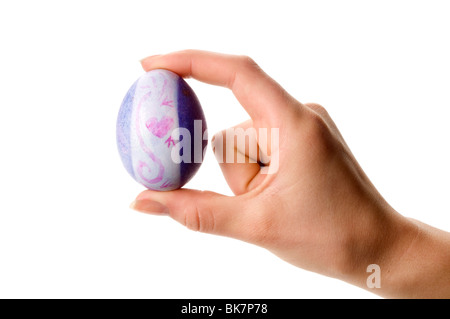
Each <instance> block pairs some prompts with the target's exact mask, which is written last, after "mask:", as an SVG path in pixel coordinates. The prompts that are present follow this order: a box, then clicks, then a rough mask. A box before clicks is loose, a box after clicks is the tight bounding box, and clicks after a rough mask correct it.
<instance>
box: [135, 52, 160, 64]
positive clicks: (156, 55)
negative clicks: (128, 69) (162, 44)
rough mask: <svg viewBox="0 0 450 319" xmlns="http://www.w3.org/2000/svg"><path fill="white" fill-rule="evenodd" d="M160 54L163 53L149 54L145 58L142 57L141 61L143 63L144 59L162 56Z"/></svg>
mask: <svg viewBox="0 0 450 319" xmlns="http://www.w3.org/2000/svg"><path fill="white" fill-rule="evenodd" d="M160 55H161V54H155V55H151V56H147V57H145V58H143V59H140V60H139V62H141V63H142V62H143V61H144V60H151V59H153V58H156V57H158V56H160Z"/></svg>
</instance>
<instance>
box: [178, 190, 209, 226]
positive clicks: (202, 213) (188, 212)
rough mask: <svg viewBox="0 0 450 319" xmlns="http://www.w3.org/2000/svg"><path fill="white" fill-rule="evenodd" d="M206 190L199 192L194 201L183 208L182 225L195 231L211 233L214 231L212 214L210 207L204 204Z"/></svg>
mask: <svg viewBox="0 0 450 319" xmlns="http://www.w3.org/2000/svg"><path fill="white" fill-rule="evenodd" d="M208 197H209V196H208V192H201V194H199V196H198V198H197V199H196V201H195V203H194V204H192V205H188V206H186V207H185V209H184V216H185V218H184V226H186V227H187V228H188V229H190V230H192V231H196V232H203V233H211V232H213V231H214V228H215V225H214V216H213V214H212V211H211V209H209V208H208V206H206V205H204V201H205V200H206V199H207V198H208Z"/></svg>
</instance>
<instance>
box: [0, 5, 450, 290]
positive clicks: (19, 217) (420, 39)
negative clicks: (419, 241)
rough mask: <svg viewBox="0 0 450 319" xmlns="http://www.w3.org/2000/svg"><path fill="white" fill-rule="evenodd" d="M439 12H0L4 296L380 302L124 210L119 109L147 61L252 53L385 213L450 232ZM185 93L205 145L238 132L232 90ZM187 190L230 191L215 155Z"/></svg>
mask: <svg viewBox="0 0 450 319" xmlns="http://www.w3.org/2000/svg"><path fill="white" fill-rule="evenodd" d="M449 13H450V10H449V6H448V2H446V1H230V0H228V1H225V2H219V1H126V2H125V1H71V2H69V1H2V2H0V107H1V112H0V141H1V157H0V163H1V165H0V297H2V298H5V297H41V298H51V297H59V298H69V297H86V298H97V297H98V298H103V297H105V298H108V297H114V298H122V297H125V298H128V297H130V298H131V297H136V298H221V297H230V298H232V297H234V298H316V297H320V298H374V297H376V296H375V295H373V294H371V293H370V292H366V291H364V290H361V289H359V288H355V287H353V286H350V285H348V284H346V283H343V282H340V281H337V280H334V279H330V278H326V277H323V276H320V275H316V274H313V273H310V272H306V271H304V270H301V269H298V268H295V267H293V266H291V265H289V264H287V263H285V262H283V261H281V260H279V259H278V258H277V257H275V256H274V255H272V254H271V253H269V252H267V251H266V250H264V249H261V248H258V247H255V246H252V245H249V244H246V243H241V242H238V241H236V240H233V239H228V238H223V237H215V236H210V235H206V234H201V233H194V232H191V231H189V230H187V229H184V228H183V227H182V226H181V225H179V224H177V223H176V222H174V221H172V220H170V219H169V218H165V217H154V216H148V215H144V214H139V213H136V212H134V211H132V210H130V209H129V208H128V205H129V203H130V202H131V201H132V200H133V199H134V198H135V196H136V195H137V194H138V193H139V192H140V191H142V190H143V187H142V186H140V185H138V184H137V183H135V182H134V181H133V180H132V179H131V178H130V177H129V176H128V174H127V173H126V171H125V169H124V168H123V167H122V163H121V162H120V158H119V155H118V153H117V149H116V144H115V121H116V116H117V112H118V109H119V106H120V103H121V101H122V98H123V97H124V95H125V93H126V91H127V90H128V88H129V87H130V85H131V84H132V83H133V82H134V81H135V80H136V78H137V77H139V76H140V75H141V74H142V72H143V71H142V70H141V68H140V64H139V62H138V61H139V60H140V59H141V58H143V57H145V56H147V55H153V54H159V53H166V52H170V51H174V50H180V49H187V48H195V49H205V50H210V51H218V52H224V53H233V54H245V55H249V56H251V57H253V58H254V59H255V60H256V62H258V63H259V65H260V66H261V67H262V68H263V69H264V70H266V72H267V73H269V74H270V75H271V76H272V77H274V78H275V79H276V80H277V81H278V82H280V84H281V85H282V86H284V87H285V88H286V89H287V90H288V91H289V92H290V93H291V94H292V95H294V96H295V97H297V98H298V99H299V100H300V101H303V102H313V101H314V102H318V103H321V104H323V105H324V106H325V107H326V108H327V109H328V110H329V112H330V114H331V116H332V117H333V118H334V119H335V121H336V123H337V125H338V127H339V128H340V130H341V132H342V134H343V135H344V137H345V138H346V140H347V142H348V144H349V145H350V147H351V148H352V150H353V152H354V154H355V156H356V157H357V159H358V160H359V161H360V164H361V165H362V167H363V168H364V169H365V171H366V173H367V174H368V175H369V177H370V178H371V179H372V181H373V183H374V184H375V185H376V186H377V188H378V189H379V190H380V192H381V193H382V194H383V195H384V197H385V198H386V199H387V200H388V201H389V202H390V203H391V205H392V206H393V207H394V208H396V209H397V210H398V211H399V212H401V213H402V214H404V215H407V216H410V217H414V218H417V219H420V220H422V221H424V222H426V223H429V224H431V225H434V226H437V227H440V228H443V229H446V230H450V202H449V200H448V198H449V190H450V186H449V180H450V169H449V165H448V163H450V151H449V137H450V127H449V126H448V120H449V117H450V111H449V109H450V95H449V88H450V62H449V57H450V44H449V43H450V42H449V38H450V36H449V33H450V19H449ZM188 82H189V83H190V84H191V86H192V87H193V89H194V90H195V91H196V93H197V95H198V97H199V99H200V101H201V102H202V105H203V107H204V112H205V115H206V118H207V121H208V125H209V129H210V133H214V132H216V131H218V130H221V129H224V128H227V127H229V126H232V125H234V124H237V123H239V122H242V121H244V120H246V119H247V114H246V113H245V112H244V111H243V109H242V108H241V107H240V106H239V105H238V103H237V102H236V101H235V100H234V98H233V96H232V94H231V93H230V92H228V91H227V90H225V89H223V88H217V87H212V86H208V85H206V84H203V83H199V82H196V81H194V80H188ZM210 136H212V135H210ZM299 147H301V146H299ZM187 187H190V188H198V189H209V190H213V191H216V192H221V193H224V194H231V192H230V190H229V189H228V186H227V185H226V183H225V181H224V178H223V177H222V175H221V173H220V169H219V166H218V164H217V163H216V162H215V159H214V157H213V156H212V153H211V150H210V149H209V150H208V155H207V158H206V161H205V162H204V165H203V166H202V167H201V169H200V171H199V173H198V174H197V175H196V177H195V178H194V179H193V180H192V181H191V182H190V183H189V184H188V185H187ZM405 271H407V270H405Z"/></svg>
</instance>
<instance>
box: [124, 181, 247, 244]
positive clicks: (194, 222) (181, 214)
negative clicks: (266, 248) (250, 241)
mask: <svg viewBox="0 0 450 319" xmlns="http://www.w3.org/2000/svg"><path fill="white" fill-rule="evenodd" d="M130 207H131V208H133V209H135V210H137V211H140V212H143V213H149V214H156V215H169V216H170V217H172V218H173V219H175V220H176V221H178V222H179V223H181V224H182V225H184V226H186V227H187V228H189V229H191V230H194V231H200V232H204V233H210V234H216V235H223V236H228V237H233V238H238V239H245V237H246V236H245V233H244V231H245V229H248V228H247V227H246V225H248V224H249V221H248V220H247V217H246V216H247V214H246V213H245V207H246V205H245V203H244V199H243V198H241V197H228V196H225V195H221V194H218V193H214V192H209V191H198V190H192V189H179V190H174V191H168V192H158V191H151V190H146V191H144V192H142V193H141V194H139V196H138V197H137V198H136V200H135V201H134V202H133V203H132V204H131V206H130Z"/></svg>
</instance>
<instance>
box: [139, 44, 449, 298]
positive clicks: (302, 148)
mask: <svg viewBox="0 0 450 319" xmlns="http://www.w3.org/2000/svg"><path fill="white" fill-rule="evenodd" d="M142 66H143V68H144V69H145V70H146V71H149V70H152V69H159V68H162V69H169V70H171V71H173V72H175V73H177V74H179V75H180V76H183V77H193V78H195V79H197V80H199V81H203V82H206V83H209V84H213V85H219V86H224V87H227V88H229V89H231V90H232V92H233V93H234V95H235V96H236V98H237V99H238V101H239V102H240V103H241V105H242V106H243V107H244V108H245V110H246V111H247V113H248V114H249V115H250V117H251V120H249V121H247V122H244V123H242V124H239V125H237V126H236V127H241V128H244V129H247V128H249V127H253V128H255V129H256V131H257V132H258V131H259V129H260V128H267V129H268V131H269V132H270V131H271V128H278V129H279V143H278V144H272V145H270V147H269V148H268V150H267V153H268V154H266V155H268V156H269V157H270V158H271V162H270V163H269V164H268V165H269V167H270V166H271V165H276V166H277V170H276V172H275V173H273V174H262V172H261V166H260V164H258V163H250V162H249V161H247V162H246V163H220V166H221V169H222V172H223V174H224V176H225V178H226V180H227V182H228V184H229V186H230V188H231V190H232V191H233V192H234V194H235V195H236V196H232V197H229V196H224V195H221V194H217V193H214V192H209V191H197V190H190V189H180V190H175V191H170V192H157V191H151V190H146V191H144V192H142V193H141V194H140V195H139V196H138V197H137V198H136V201H135V202H134V203H133V204H132V206H133V208H134V209H136V210H139V211H143V212H147V213H153V214H164V213H167V214H168V215H169V216H170V217H172V218H173V219H175V220H176V221H178V222H180V223H181V224H183V225H185V226H186V227H188V228H190V229H192V230H195V231H201V232H206V233H211V234H216V235H223V236H229V237H233V238H237V239H240V240H243V241H246V242H249V243H253V244H256V245H259V246H262V247H264V248H267V249H268V250H270V251H271V252H273V253H274V254H276V255H277V256H279V257H281V258H282V259H284V260H286V261H288V262H289V263H291V264H293V265H296V266H298V267H301V268H304V269H307V270H311V271H314V272H318V273H321V274H324V275H327V276H331V277H335V278H339V279H342V280H345V281H347V282H350V283H352V284H354V285H357V286H360V287H362V288H367V286H366V278H367V276H368V275H369V274H368V273H367V272H366V269H367V266H368V265H370V264H378V265H379V266H380V268H381V269H382V270H383V272H384V273H386V274H388V273H389V275H386V276H384V277H383V282H384V285H383V287H382V288H381V289H380V290H379V291H376V292H377V293H378V294H381V295H385V296H406V295H408V293H409V295H411V293H410V290H407V288H405V287H407V286H408V285H407V284H405V283H404V282H403V281H399V279H398V278H399V277H398V276H397V274H398V273H399V271H400V270H401V267H402V265H403V263H401V262H398V261H399V260H400V259H401V260H402V261H403V260H407V258H408V257H409V255H408V253H411V252H410V251H412V252H414V251H415V250H414V249H413V248H414V247H416V246H418V245H417V244H415V242H417V241H418V239H417V238H418V237H420V236H421V235H420V233H421V232H420V229H421V226H420V224H419V223H416V222H414V221H411V220H409V219H407V218H405V217H403V216H401V215H400V214H398V213H397V212H396V211H395V210H394V209H393V208H392V207H390V206H389V204H388V203H387V202H386V201H385V200H384V199H383V198H382V196H381V195H380V194H379V193H378V191H377V190H376V189H375V187H374V186H373V185H372V183H371V182H370V180H369V179H368V177H367V176H366V175H365V173H364V172H363V170H362V169H361V167H360V166H359V164H358V163H357V161H356V159H355V157H354V156H353V155H352V153H351V151H350V149H349V147H348V146H347V144H346V143H345V141H344V139H343V138H342V136H341V134H340V133H339V131H338V129H337V127H336V125H335V124H334V122H333V121H332V119H331V118H330V116H329V115H328V113H327V112H326V110H325V109H324V108H323V107H322V106H320V105H318V104H302V103H300V102H298V101H297V100H295V99H294V98H293V97H292V96H291V95H289V94H288V93H287V92H286V91H285V90H284V89H283V88H282V87H281V86H280V85H279V84H277V83H276V82H275V81H274V80H273V79H271V78H270V77H269V76H268V75H267V74H265V73H264V72H263V71H262V70H261V68H260V67H259V66H258V65H257V64H256V63H255V62H254V61H253V60H251V59H250V58H248V57H243V56H231V55H223V54H217V53H211V52H204V51H194V50H188V51H181V52H175V53H170V54H166V55H161V56H153V57H149V58H146V59H144V60H142ZM225 136H226V131H223V132H221V133H219V134H216V136H215V138H214V141H213V148H215V149H217V148H218V146H220V148H223V149H224V150H225V152H224V154H223V156H224V157H225V155H226V154H227V153H228V152H234V153H235V154H233V157H236V156H238V154H245V155H247V157H248V156H249V150H248V148H245V147H244V148H242V147H241V148H239V147H238V148H235V147H231V146H230V145H228V144H229V141H227V139H226V138H221V137H225ZM268 140H270V137H269V138H268ZM259 142H261V141H259ZM218 143H223V145H222V144H218ZM220 156H222V154H220ZM247 159H248V158H247ZM219 160H220V158H219ZM274 160H276V163H274V162H273V161H274ZM422 233H423V232H422ZM439 236H441V237H442V234H441V233H439V234H438V235H436V236H434V237H433V236H431V235H430V236H425V237H426V238H428V239H429V241H430V242H434V238H435V237H439ZM430 238H431V239H430ZM412 247H413V248H412ZM417 249H418V248H417ZM446 256H448V254H447V255H446ZM405 258H406V259H405ZM448 260H449V259H446V261H448ZM446 274H447V276H448V275H449V274H448V272H447V273H446ZM446 278H450V276H449V277H446ZM444 292H445V293H449V292H448V291H447V290H442V291H441V293H444Z"/></svg>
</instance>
